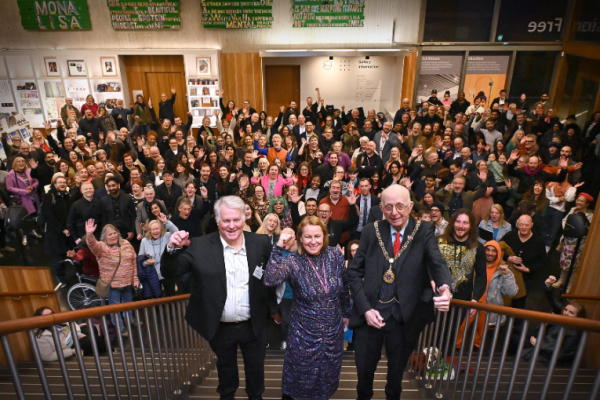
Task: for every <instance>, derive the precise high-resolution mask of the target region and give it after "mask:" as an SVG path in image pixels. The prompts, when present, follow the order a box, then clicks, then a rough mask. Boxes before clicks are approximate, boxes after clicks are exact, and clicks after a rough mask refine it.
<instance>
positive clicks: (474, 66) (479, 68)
mask: <svg viewBox="0 0 600 400" xmlns="http://www.w3.org/2000/svg"><path fill="white" fill-rule="evenodd" d="M509 63H510V57H509V56H508V55H505V56H489V55H469V57H468V58H467V75H466V76H465V83H464V86H463V88H464V89H463V91H464V92H465V96H466V99H467V100H469V101H470V102H473V101H474V99H475V97H477V96H481V93H482V92H483V95H484V97H485V98H486V99H487V104H488V105H489V104H491V102H492V99H494V98H496V97H498V96H500V90H502V89H504V86H505V85H506V75H507V73H508V64H509ZM501 105H502V106H503V107H504V106H506V109H508V104H506V105H505V104H504V103H503V104H501Z"/></svg>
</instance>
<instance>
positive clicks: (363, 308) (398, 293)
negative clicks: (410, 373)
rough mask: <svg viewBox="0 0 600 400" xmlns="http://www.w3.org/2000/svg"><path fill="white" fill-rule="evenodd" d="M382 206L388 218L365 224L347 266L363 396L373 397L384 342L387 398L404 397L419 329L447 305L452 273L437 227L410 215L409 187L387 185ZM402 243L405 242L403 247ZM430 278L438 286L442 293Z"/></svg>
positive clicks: (352, 321)
mask: <svg viewBox="0 0 600 400" xmlns="http://www.w3.org/2000/svg"><path fill="white" fill-rule="evenodd" d="M380 207H381V210H382V212H383V215H384V216H385V220H384V221H377V222H375V223H374V224H369V225H367V226H365V227H364V228H363V231H362V235H361V239H360V246H359V247H358V251H357V252H356V256H355V257H354V259H353V260H352V262H351V263H350V266H349V268H348V279H349V281H350V287H351V293H352V297H353V298H354V308H353V310H352V312H353V315H352V318H351V320H350V326H351V327H352V328H353V329H354V349H355V357H356V368H357V374H358V385H357V392H358V397H357V398H358V399H359V400H360V399H371V398H372V397H373V379H374V376H375V370H376V369H377V364H378V362H379V359H380V358H381V350H382V347H383V344H384V343H385V349H386V356H387V359H388V362H387V365H388V374H387V385H386V387H385V393H386V398H387V399H394V400H398V399H400V394H401V392H402V374H403V373H404V368H405V367H406V364H407V363H408V358H409V356H410V354H411V353H412V352H413V350H414V349H415V346H416V341H417V339H418V337H419V334H420V333H421V331H422V330H423V328H424V327H425V325H426V324H428V323H429V322H432V321H433V318H434V315H435V312H434V307H435V308H437V309H439V310H440V311H447V310H448V307H449V304H450V299H451V298H452V294H451V291H450V286H451V284H452V278H451V276H450V272H449V271H448V266H447V265H446V262H445V261H444V259H443V258H442V256H441V255H440V251H439V248H438V246H437V241H436V237H435V228H434V226H433V224H431V223H430V222H421V223H418V222H417V221H416V220H415V219H414V218H412V217H411V216H410V212H411V210H412V207H413V202H412V201H410V193H409V191H408V189H406V188H405V187H403V186H400V185H392V186H390V187H388V188H387V189H385V190H384V191H383V193H382V195H381V204H380ZM378 237H380V238H381V242H382V243H383V245H384V248H383V249H382V248H381V247H380V244H379V240H378ZM403 245H406V248H404V251H402V252H401V251H400V249H401V248H402V246H403ZM390 260H392V262H391V263H390ZM431 280H433V281H434V282H435V285H436V287H437V288H439V294H438V295H435V294H434V292H433V290H432V286H431V283H430V281H431ZM434 296H435V297H434Z"/></svg>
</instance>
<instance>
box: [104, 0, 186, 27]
mask: <svg viewBox="0 0 600 400" xmlns="http://www.w3.org/2000/svg"><path fill="white" fill-rule="evenodd" d="M106 2H107V4H108V9H109V11H110V23H111V24H112V27H113V29H116V30H130V29H147V30H161V29H179V28H180V27H181V16H180V15H179V3H180V2H179V1H168V0H106Z"/></svg>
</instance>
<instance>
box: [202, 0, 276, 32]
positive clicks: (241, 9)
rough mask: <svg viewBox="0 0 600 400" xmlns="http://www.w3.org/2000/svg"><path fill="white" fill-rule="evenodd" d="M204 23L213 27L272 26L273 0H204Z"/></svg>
mask: <svg viewBox="0 0 600 400" xmlns="http://www.w3.org/2000/svg"><path fill="white" fill-rule="evenodd" d="M202 25H203V26H204V27H205V28H212V29H264V28H271V26H272V25H273V0H261V1H256V0H238V1H236V2H232V1H229V0H202Z"/></svg>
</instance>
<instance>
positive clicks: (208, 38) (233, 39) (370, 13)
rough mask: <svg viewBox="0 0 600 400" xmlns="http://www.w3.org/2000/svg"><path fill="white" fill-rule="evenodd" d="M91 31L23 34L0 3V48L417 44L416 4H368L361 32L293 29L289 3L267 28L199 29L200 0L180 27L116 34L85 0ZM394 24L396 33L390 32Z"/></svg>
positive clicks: (403, 0) (277, 4)
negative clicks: (270, 26) (0, 21)
mask: <svg viewBox="0 0 600 400" xmlns="http://www.w3.org/2000/svg"><path fill="white" fill-rule="evenodd" d="M87 3H88V8H89V12H90V19H91V25H92V29H91V30H88V31H78V32H74V31H64V32H60V31H26V30H24V29H23V27H22V25H21V16H20V14H19V7H18V6H17V2H16V0H1V1H0V15H2V23H1V24H0V49H2V48H4V49H169V48H173V49H199V48H212V49H221V50H222V51H224V52H227V53H239V52H256V51H260V50H266V49H293V48H299V46H301V47H302V48H307V49H323V48H357V47H363V48H365V46H367V45H368V46H375V47H390V45H391V44H392V35H394V40H395V41H396V42H399V43H415V42H417V34H418V31H419V17H420V8H421V0H368V1H367V2H366V6H365V26H364V27H362V28H292V2H291V1H290V0H273V3H274V4H273V17H274V21H273V27H272V28H271V29H232V30H226V29H204V28H203V27H202V14H201V10H200V7H201V0H180V4H181V8H180V14H181V28H180V29H178V30H169V31H115V30H114V29H113V28H112V26H111V24H110V14H109V11H108V6H107V2H106V0H87ZM394 23H395V30H394Z"/></svg>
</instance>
